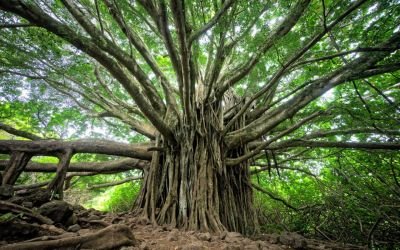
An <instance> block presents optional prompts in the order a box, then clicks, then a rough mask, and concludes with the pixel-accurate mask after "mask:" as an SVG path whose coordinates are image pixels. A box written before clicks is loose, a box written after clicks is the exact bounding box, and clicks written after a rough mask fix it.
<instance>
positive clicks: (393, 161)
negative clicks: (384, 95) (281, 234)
mask: <svg viewBox="0 0 400 250" xmlns="http://www.w3.org/2000/svg"><path fill="white" fill-rule="evenodd" d="M332 153H333V154H332ZM326 155H328V156H327V157H324V158H323V161H322V160H320V159H322V157H323V156H326ZM303 159H304V160H302V163H301V164H297V167H298V168H299V169H300V170H305V171H310V172H311V173H312V174H313V175H315V176H310V175H309V174H306V173H303V172H299V171H288V170H282V169H281V170H280V172H279V175H278V173H277V169H275V168H272V169H271V174H270V175H269V174H268V173H266V172H263V173H260V174H259V175H258V176H257V177H255V178H254V179H253V182H254V183H257V184H258V185H259V186H261V187H263V188H264V189H266V190H269V191H271V192H272V193H273V194H274V196H275V198H278V199H281V200H278V199H271V197H269V196H266V195H265V194H264V193H260V192H256V193H255V197H256V204H257V206H258V208H259V214H260V219H261V227H262V230H263V231H265V232H269V233H271V232H276V231H296V232H300V233H302V234H304V235H308V236H309V237H317V238H321V239H324V240H339V241H345V242H348V243H358V244H364V245H370V246H371V244H373V245H374V246H375V247H382V246H385V247H395V246H397V247H399V245H398V243H399V242H398V241H397V240H396V239H399V237H400V235H399V233H398V232H400V230H399V229H400V224H399V221H400V210H399V205H398V204H400V196H399V193H400V185H399V173H400V167H399V166H400V165H399V163H400V154H399V153H398V152H392V153H390V152H387V153H384V152H375V153H372V152H363V151H337V152H332V150H326V151H325V152H323V151H321V150H316V151H314V152H312V151H311V152H308V153H307V154H306V155H304V157H303ZM278 167H279V166H278ZM281 167H284V166H283V165H282V166H281ZM282 200H284V201H285V202H287V203H288V204H290V205H291V206H293V207H294V208H295V209H292V208H289V207H287V206H286V205H285V204H284V203H283V202H282ZM296 209H297V210H296ZM375 224H377V225H376V226H374V225H375ZM371 232H372V233H371ZM370 234H371V236H370ZM374 239H376V240H374ZM396 244H397V245H396Z"/></svg>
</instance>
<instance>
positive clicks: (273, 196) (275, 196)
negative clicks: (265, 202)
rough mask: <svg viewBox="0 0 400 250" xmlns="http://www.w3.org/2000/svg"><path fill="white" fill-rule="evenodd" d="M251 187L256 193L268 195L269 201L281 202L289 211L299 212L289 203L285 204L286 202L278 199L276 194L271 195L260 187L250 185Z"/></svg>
mask: <svg viewBox="0 0 400 250" xmlns="http://www.w3.org/2000/svg"><path fill="white" fill-rule="evenodd" d="M251 186H252V187H253V188H254V189H256V190H257V191H259V192H261V193H264V194H266V195H268V196H269V197H270V198H271V199H273V200H276V201H279V202H282V203H283V205H285V206H286V207H288V208H291V209H293V210H295V211H297V210H299V209H298V208H295V207H294V206H292V205H291V204H290V203H289V202H287V201H286V200H284V199H283V198H281V197H278V196H277V195H276V194H274V193H272V192H271V191H269V190H266V189H264V188H261V187H259V186H257V185H254V184H252V185H251Z"/></svg>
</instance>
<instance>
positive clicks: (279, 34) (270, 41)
mask: <svg viewBox="0 0 400 250" xmlns="http://www.w3.org/2000/svg"><path fill="white" fill-rule="evenodd" d="M309 3H310V0H300V1H299V2H298V3H297V4H296V5H295V6H294V7H293V9H292V11H291V12H290V13H289V15H288V16H287V17H286V18H285V20H283V21H282V23H281V24H280V25H279V26H278V27H277V28H276V29H275V30H274V31H273V32H272V34H271V35H270V36H268V38H267V40H266V42H265V43H264V44H263V45H262V46H260V48H258V49H257V50H256V53H254V55H253V56H252V57H251V58H250V59H249V60H248V61H247V62H246V63H245V64H244V65H243V66H241V68H240V69H238V70H236V71H235V73H234V74H233V75H232V76H230V77H229V79H227V80H226V81H225V82H224V83H223V85H222V86H221V88H219V89H218V90H217V93H216V96H217V97H221V96H222V95H223V94H224V92H225V91H226V90H227V89H228V88H229V87H231V86H232V85H234V84H235V83H236V82H238V81H240V80H241V79H243V77H245V76H246V75H247V74H249V73H250V71H251V70H252V69H253V68H254V66H255V65H256V64H257V63H258V61H259V60H260V58H261V57H262V56H263V55H264V54H265V53H266V52H267V51H268V50H269V49H270V48H271V47H272V46H273V45H274V44H275V43H277V41H278V40H280V39H281V38H283V37H284V36H285V35H286V34H287V33H288V32H289V31H290V30H291V29H292V28H293V27H294V25H295V24H296V23H297V22H298V20H299V19H300V17H301V16H302V15H303V13H304V11H305V10H306V9H307V7H308V5H309Z"/></svg>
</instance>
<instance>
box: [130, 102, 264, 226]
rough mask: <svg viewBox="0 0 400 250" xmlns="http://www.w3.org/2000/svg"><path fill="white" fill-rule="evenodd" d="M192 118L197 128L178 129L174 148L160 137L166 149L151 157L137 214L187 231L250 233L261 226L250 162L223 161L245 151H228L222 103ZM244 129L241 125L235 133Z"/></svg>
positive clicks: (204, 108)
mask: <svg viewBox="0 0 400 250" xmlns="http://www.w3.org/2000/svg"><path fill="white" fill-rule="evenodd" d="M194 113H196V114H195V116H196V117H195V118H194V117H193V120H195V121H196V122H195V123H192V124H187V123H186V124H184V125H177V126H176V133H177V135H178V136H177V138H178V142H177V143H176V144H174V145H172V144H171V143H168V142H167V141H166V140H164V139H163V138H162V137H159V138H158V140H157V146H160V147H162V148H164V150H163V151H161V152H155V153H154V154H153V158H152V162H151V167H150V168H149V171H146V174H145V177H144V182H143V188H142V192H141V194H140V196H139V197H138V199H137V200H136V203H135V210H136V212H138V213H141V214H142V215H143V216H145V217H147V218H149V219H150V220H151V221H152V222H153V223H157V224H170V225H172V226H177V227H180V228H184V229H187V230H200V231H214V232H217V231H223V230H230V231H238V232H242V233H252V232H254V231H255V230H256V229H257V225H258V224H257V219H256V216H255V213H254V208H253V201H252V189H251V186H250V173H249V171H248V165H247V164H248V163H247V162H244V163H242V164H240V165H238V166H229V167H227V166H226V164H225V160H224V159H225V158H226V157H233V156H237V155H241V154H243V153H245V152H246V150H247V148H246V146H241V147H240V148H237V149H235V150H231V151H227V149H226V147H224V143H223V139H222V138H223V137H222V134H221V130H222V123H223V120H222V119H223V112H222V107H221V103H213V104H212V105H208V106H205V105H204V106H203V105H199V106H198V107H197V108H196V112H194ZM243 125H244V121H243V120H241V121H238V122H237V124H236V127H235V128H234V129H237V128H238V127H239V126H243Z"/></svg>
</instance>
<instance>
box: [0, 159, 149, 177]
mask: <svg viewBox="0 0 400 250" xmlns="http://www.w3.org/2000/svg"><path fill="white" fill-rule="evenodd" d="M7 165H8V161H7V160H0V170H1V171H2V170H4V169H5V168H6V166H7ZM148 165H149V162H148V161H144V160H138V159H121V160H114V161H105V162H79V163H70V164H69V167H68V172H79V173H82V172H90V173H96V174H105V173H115V172H122V171H128V170H133V169H141V170H143V169H146V168H148ZM56 170H57V164H52V163H38V162H29V163H28V164H27V166H26V167H25V169H24V171H25V172H49V173H51V172H56Z"/></svg>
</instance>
